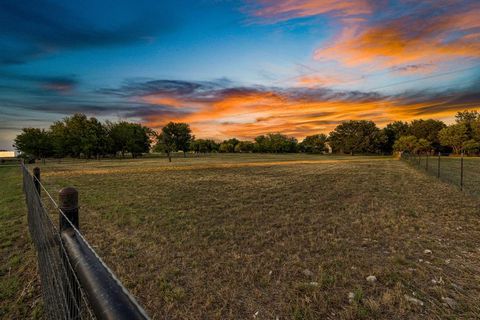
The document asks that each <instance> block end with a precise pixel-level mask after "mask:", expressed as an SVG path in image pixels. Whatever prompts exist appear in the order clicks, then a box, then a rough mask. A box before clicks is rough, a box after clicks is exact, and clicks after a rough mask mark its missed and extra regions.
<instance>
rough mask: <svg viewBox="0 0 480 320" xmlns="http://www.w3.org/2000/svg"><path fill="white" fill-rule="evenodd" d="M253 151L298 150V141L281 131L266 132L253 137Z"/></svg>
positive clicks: (276, 151)
mask: <svg viewBox="0 0 480 320" xmlns="http://www.w3.org/2000/svg"><path fill="white" fill-rule="evenodd" d="M254 151H256V152H271V153H287V152H297V151H298V141H297V139H295V138H294V137H288V136H286V135H284V134H281V133H268V134H266V135H261V136H258V137H256V138H255V144H254Z"/></svg>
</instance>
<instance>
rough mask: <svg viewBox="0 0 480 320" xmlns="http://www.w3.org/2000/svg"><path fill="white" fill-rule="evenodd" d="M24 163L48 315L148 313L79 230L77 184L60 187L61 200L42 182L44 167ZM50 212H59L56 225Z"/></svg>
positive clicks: (82, 316)
mask: <svg viewBox="0 0 480 320" xmlns="http://www.w3.org/2000/svg"><path fill="white" fill-rule="evenodd" d="M21 169H22V173H23V190H24V192H25V198H26V203H27V208H28V227H29V231H30V234H31V237H32V240H33V242H34V245H35V248H36V251H37V257H38V270H39V275H40V282H41V287H42V296H43V301H44V310H45V313H46V316H47V318H48V319H68V320H70V319H75V320H77V319H149V318H148V316H147V314H146V313H145V311H144V310H143V309H142V307H141V306H140V305H139V304H138V303H137V302H136V301H135V299H134V298H133V297H132V296H131V295H130V293H129V292H128V291H127V289H125V288H124V287H123V285H122V284H121V283H120V281H119V280H118V279H117V278H116V277H115V275H114V274H113V273H112V272H111V270H110V269H109V268H108V267H107V266H106V265H105V263H104V262H103V261H102V259H101V258H100V257H99V256H98V255H97V254H96V253H95V251H94V250H93V249H92V247H91V246H90V245H89V244H88V242H87V241H86V240H85V238H84V237H83V236H82V234H81V233H80V231H79V230H78V203H77V201H78V193H77V192H76V190H75V189H73V188H64V189H62V191H61V192H60V206H58V205H57V203H56V202H55V200H54V199H53V198H52V197H51V196H50V194H49V193H48V191H47V190H46V189H45V188H44V187H43V185H42V184H41V181H40V170H39V169H38V168H35V169H34V174H33V175H32V174H30V172H29V171H28V169H27V167H25V165H23V164H21ZM41 193H45V195H46V201H48V202H49V203H48V205H46V203H45V202H44V201H42V197H41ZM47 208H53V209H54V210H55V211H56V212H52V211H53V210H49V209H47ZM52 213H55V214H56V215H58V223H59V227H58V228H57V227H56V226H55V223H54V221H53V220H52V216H53V215H52Z"/></svg>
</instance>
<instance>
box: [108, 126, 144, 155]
mask: <svg viewBox="0 0 480 320" xmlns="http://www.w3.org/2000/svg"><path fill="white" fill-rule="evenodd" d="M107 127H108V141H109V143H110V144H111V146H110V151H111V152H112V153H113V154H116V153H118V152H120V153H121V154H122V157H124V156H125V153H127V152H129V153H130V154H131V155H132V157H133V158H136V157H138V156H139V155H141V154H142V153H145V152H148V151H149V150H150V144H151V138H152V136H153V131H152V130H151V129H149V128H147V127H144V126H142V125H141V124H138V123H131V122H126V121H120V122H117V123H108V124H107Z"/></svg>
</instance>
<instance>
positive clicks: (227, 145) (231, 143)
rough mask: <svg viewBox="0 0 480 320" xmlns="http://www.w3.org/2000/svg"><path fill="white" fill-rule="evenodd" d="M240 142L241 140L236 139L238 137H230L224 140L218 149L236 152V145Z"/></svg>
mask: <svg viewBox="0 0 480 320" xmlns="http://www.w3.org/2000/svg"><path fill="white" fill-rule="evenodd" d="M239 143H240V140H238V139H236V138H232V139H228V140H224V141H223V142H222V143H221V144H220V146H219V149H218V151H219V152H230V153H231V152H235V147H236V146H237V144H239Z"/></svg>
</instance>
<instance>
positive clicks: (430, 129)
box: [408, 119, 446, 151]
mask: <svg viewBox="0 0 480 320" xmlns="http://www.w3.org/2000/svg"><path fill="white" fill-rule="evenodd" d="M445 127H446V125H445V123H443V122H442V121H439V120H433V119H427V120H423V119H420V120H413V121H412V122H411V123H410V126H409V129H408V134H409V135H413V136H415V137H417V139H425V140H427V141H429V142H430V143H431V145H432V147H433V148H434V149H435V150H437V151H438V150H439V149H440V146H441V144H440V140H439V137H438V133H439V132H440V130H442V129H443V128H445Z"/></svg>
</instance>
